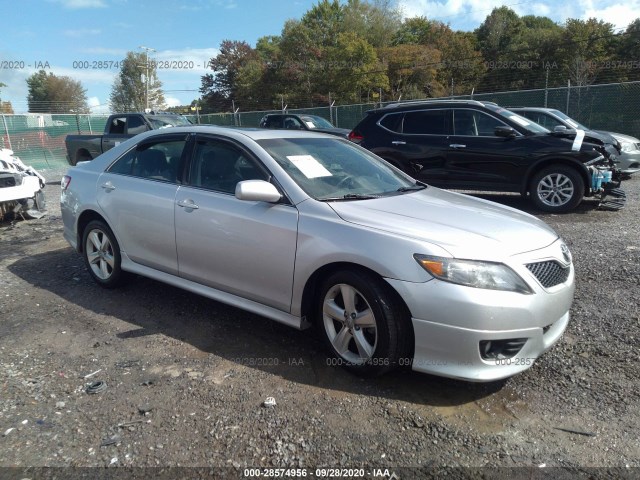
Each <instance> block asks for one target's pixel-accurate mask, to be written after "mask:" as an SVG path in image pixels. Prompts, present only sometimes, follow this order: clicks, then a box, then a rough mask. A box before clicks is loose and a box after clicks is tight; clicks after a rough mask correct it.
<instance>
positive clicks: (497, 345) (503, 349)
mask: <svg viewBox="0 0 640 480" xmlns="http://www.w3.org/2000/svg"><path fill="white" fill-rule="evenodd" d="M525 343H527V339H526V338H508V339H505V340H481V341H480V344H479V347H480V356H481V357H482V359H483V360H494V359H496V360H501V359H505V358H513V357H515V356H516V355H517V354H518V352H519V351H520V350H522V347H524V344H525Z"/></svg>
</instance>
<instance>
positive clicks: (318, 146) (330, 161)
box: [258, 138, 424, 201]
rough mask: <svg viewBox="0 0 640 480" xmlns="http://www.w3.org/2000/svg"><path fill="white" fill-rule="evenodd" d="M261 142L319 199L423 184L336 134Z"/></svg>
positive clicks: (390, 191)
mask: <svg viewBox="0 0 640 480" xmlns="http://www.w3.org/2000/svg"><path fill="white" fill-rule="evenodd" d="M258 143H259V144H260V146H261V147H262V148H264V149H265V150H266V151H267V152H268V153H269V155H271V156H272V157H273V158H274V159H275V161H276V162H278V163H279V164H280V166H281V167H282V168H283V169H284V170H285V171H286V172H287V173H288V174H289V176H290V177H291V178H292V179H293V180H294V181H295V182H296V183H297V184H298V185H299V186H300V188H302V189H303V190H304V191H305V192H306V193H307V194H308V195H309V196H311V197H313V198H315V199H316V200H323V201H333V200H361V199H367V198H377V197H380V196H384V195H398V194H401V193H402V192H411V191H413V190H419V189H422V188H424V187H423V186H422V185H420V184H416V181H415V180H413V179H411V178H410V177H408V176H406V175H404V174H403V173H401V172H398V171H397V170H395V169H394V168H392V167H391V166H389V164H387V163H386V162H385V161H384V160H382V159H380V158H378V157H376V156H375V155H373V154H371V153H369V152H367V151H365V150H362V149H361V148H359V147H357V146H355V145H353V144H352V143H350V142H347V141H343V140H340V139H337V138H336V139H333V138H274V139H265V140H258Z"/></svg>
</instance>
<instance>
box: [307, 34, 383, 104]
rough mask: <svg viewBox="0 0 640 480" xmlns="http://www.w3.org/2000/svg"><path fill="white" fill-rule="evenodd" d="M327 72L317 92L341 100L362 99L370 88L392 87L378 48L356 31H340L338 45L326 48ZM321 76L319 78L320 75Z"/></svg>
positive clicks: (319, 83) (371, 89) (376, 89)
mask: <svg viewBox="0 0 640 480" xmlns="http://www.w3.org/2000/svg"><path fill="white" fill-rule="evenodd" d="M325 58H326V61H327V63H326V67H327V68H325V75H324V76H323V77H321V78H322V79H323V81H319V82H318V84H317V85H318V87H319V88H317V89H316V92H317V93H319V94H321V95H322V94H324V95H327V97H326V100H325V99H324V98H322V97H320V98H318V100H320V101H324V102H328V101H329V96H328V94H331V98H335V99H337V100H338V101H341V102H353V101H356V102H357V101H360V100H361V99H362V97H363V96H366V94H367V93H368V92H370V91H378V90H379V89H383V90H385V91H386V90H388V89H389V79H388V78H387V74H386V72H385V71H384V68H383V65H382V63H381V62H380V61H379V60H378V55H377V54H376V51H375V49H374V48H373V46H371V44H370V43H369V42H367V41H366V40H365V39H364V38H361V37H359V36H358V35H357V34H356V33H353V32H350V33H340V34H339V35H338V37H337V38H336V46H335V47H331V48H329V49H327V52H326V55H325ZM318 80H320V79H318Z"/></svg>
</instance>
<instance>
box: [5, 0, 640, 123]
mask: <svg viewBox="0 0 640 480" xmlns="http://www.w3.org/2000/svg"><path fill="white" fill-rule="evenodd" d="M397 1H398V6H399V7H400V8H401V9H402V11H403V14H404V16H405V17H413V16H425V17H427V18H429V19H434V20H440V21H442V22H445V23H448V24H450V25H451V27H452V28H453V29H456V30H473V29H475V28H477V27H478V25H480V23H481V22H482V21H483V20H484V19H485V17H486V16H487V15H488V14H489V13H491V10H492V9H493V8H494V7H499V6H503V5H505V6H508V7H509V8H511V9H513V10H514V11H515V12H516V13H518V14H519V15H528V14H535V15H542V16H548V17H550V18H551V19H553V20H554V21H556V22H558V23H563V22H564V21H566V19H567V18H581V19H587V18H590V17H595V18H598V19H601V20H605V21H607V22H610V23H612V24H613V25H614V26H615V27H616V28H619V29H624V28H625V27H626V26H627V25H628V23H629V22H631V21H632V20H634V19H635V18H637V17H640V0H627V1H626V2H625V3H622V2H621V1H613V0H576V1H574V2H562V3H558V2H557V1H556V0H530V1H518V0H512V1H511V2H509V1H507V2H505V1H499V0H397ZM315 3H317V0H293V1H292V0H155V1H148V0H21V1H16V0H4V1H3V2H2V4H3V5H2V7H1V11H2V17H3V20H4V21H3V22H2V23H3V26H2V30H3V35H2V41H0V83H4V84H6V85H7V86H6V87H3V88H2V89H1V90H0V98H1V99H2V100H3V101H11V103H12V105H13V108H14V111H15V113H25V112H27V108H28V107H27V85H26V79H27V78H28V77H29V76H30V75H32V74H33V73H35V72H36V71H38V70H39V69H44V70H46V71H48V72H52V73H54V74H55V75H57V76H69V77H71V78H73V79H75V80H80V81H81V82H82V85H83V86H84V88H85V89H86V91H87V98H88V103H89V106H90V108H91V111H92V112H93V113H106V112H108V111H109V108H108V100H109V93H110V92H111V86H112V84H113V81H114V79H115V77H116V75H117V74H118V71H119V70H118V67H117V65H116V62H118V61H120V60H122V59H123V58H124V57H125V55H126V52H127V51H136V52H143V51H145V50H144V49H142V48H140V47H148V48H151V49H153V51H149V57H150V59H152V60H155V61H157V62H159V65H164V66H165V67H167V68H162V69H158V77H159V79H160V80H161V81H162V84H163V90H164V94H165V99H166V101H167V104H168V106H174V105H185V104H189V103H191V101H192V100H193V99H195V98H198V96H199V92H198V89H199V88H200V84H201V80H200V79H201V77H202V76H203V75H204V74H205V73H207V69H206V65H207V63H208V61H209V59H210V58H211V57H213V56H215V55H216V54H217V52H218V50H217V49H218V47H219V46H220V43H221V42H222V40H225V39H229V40H244V41H246V42H248V43H249V44H251V45H252V46H255V43H256V40H257V39H258V38H260V37H262V36H265V35H279V34H280V32H281V31H282V27H283V25H284V22H285V21H286V20H287V19H292V18H293V19H299V18H301V17H302V15H303V14H304V13H305V12H306V11H307V10H309V9H310V8H311V7H312V6H313V5H314V4H315Z"/></svg>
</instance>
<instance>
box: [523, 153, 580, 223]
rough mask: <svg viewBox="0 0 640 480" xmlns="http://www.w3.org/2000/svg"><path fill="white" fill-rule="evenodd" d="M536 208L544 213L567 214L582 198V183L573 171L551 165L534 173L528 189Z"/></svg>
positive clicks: (562, 166) (565, 167) (569, 168)
mask: <svg viewBox="0 0 640 480" xmlns="http://www.w3.org/2000/svg"><path fill="white" fill-rule="evenodd" d="M529 193H530V194H531V199H532V200H533V203H534V204H535V206H536V207H538V208H539V209H540V210H544V211H545V212H553V213H558V212H568V211H569V210H572V209H574V208H575V207H576V206H577V205H578V204H579V203H580V202H581V201H582V197H583V196H584V182H583V180H582V177H581V176H580V174H579V173H578V172H576V170H575V169H573V168H571V167H567V166H564V165H552V166H551V167H547V168H545V169H543V170H540V171H539V172H538V173H536V174H535V175H534V176H533V178H532V179H531V185H530V187H529Z"/></svg>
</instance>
